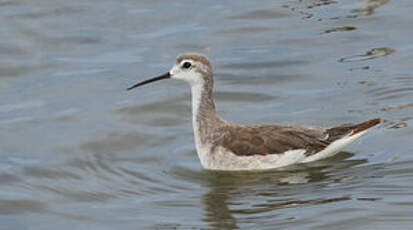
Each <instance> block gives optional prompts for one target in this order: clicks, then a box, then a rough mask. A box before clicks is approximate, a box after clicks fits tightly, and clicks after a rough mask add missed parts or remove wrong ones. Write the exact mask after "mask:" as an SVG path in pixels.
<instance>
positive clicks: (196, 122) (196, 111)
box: [191, 81, 224, 152]
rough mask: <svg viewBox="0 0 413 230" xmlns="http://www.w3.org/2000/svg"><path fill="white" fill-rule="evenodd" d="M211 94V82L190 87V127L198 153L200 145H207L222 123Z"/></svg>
mask: <svg viewBox="0 0 413 230" xmlns="http://www.w3.org/2000/svg"><path fill="white" fill-rule="evenodd" d="M212 93H213V82H212V81H206V82H203V83H202V84H195V85H192V86H191V95H192V125H193V128H194V134H195V142H196V146H197V150H198V152H199V150H200V149H199V148H200V147H201V146H202V145H205V144H207V142H208V137H209V136H210V135H211V134H212V132H213V130H214V129H215V128H217V127H219V126H220V125H221V124H222V123H223V122H224V121H223V120H222V119H221V118H220V117H219V115H218V113H217V111H216V107H215V102H214V99H213V95H212Z"/></svg>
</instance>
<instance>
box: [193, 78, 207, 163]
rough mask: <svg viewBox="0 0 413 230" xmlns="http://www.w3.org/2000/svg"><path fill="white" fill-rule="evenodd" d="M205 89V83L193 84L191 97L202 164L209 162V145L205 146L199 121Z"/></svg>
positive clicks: (194, 128)
mask: <svg viewBox="0 0 413 230" xmlns="http://www.w3.org/2000/svg"><path fill="white" fill-rule="evenodd" d="M203 90H204V85H203V84H191V97H192V127H193V130H194V137H195V147H196V150H197V153H198V157H199V159H200V161H201V164H202V165H204V166H205V165H206V164H207V162H206V160H207V156H206V155H207V153H208V150H207V146H204V145H203V144H202V142H201V133H200V127H199V125H200V124H199V123H198V119H197V116H198V113H199V109H200V106H201V103H202V93H203Z"/></svg>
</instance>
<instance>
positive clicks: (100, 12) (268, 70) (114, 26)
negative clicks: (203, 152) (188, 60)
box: [0, 0, 413, 230]
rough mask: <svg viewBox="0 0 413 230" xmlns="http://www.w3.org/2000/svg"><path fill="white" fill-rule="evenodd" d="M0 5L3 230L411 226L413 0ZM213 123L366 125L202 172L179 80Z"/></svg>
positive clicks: (22, 1) (4, 1)
mask: <svg viewBox="0 0 413 230" xmlns="http://www.w3.org/2000/svg"><path fill="white" fill-rule="evenodd" d="M179 2H180V3H169V2H166V1H149V0H143V1H132V0H129V1H128V0H123V1H108V0H101V1H80V0H76V1H63V0H61V1H51V0H50V1H47V0H41V1H30V0H1V1H0V130H1V132H0V223H1V224H0V229H62V230H63V229H237V228H241V229H388V228H389V227H391V228H392V229H408V228H411V226H412V224H413V144H412V140H413V129H412V127H413V68H412V63H413V40H412V37H413V31H412V22H413V14H412V13H411V12H412V10H413V1H411V0H397V1H395V0H393V1H389V0H360V1H357V0H334V1H332V0H305V1H299V0H284V1H260V3H259V4H258V3H257V1H242V2H241V1H233V2H222V1H208V2H207V3H206V1H204V2H201V1H179ZM187 51H196V52H202V53H205V54H207V55H208V56H209V57H210V58H211V60H212V62H213V64H214V67H215V75H216V87H215V89H216V99H217V105H218V109H219V111H220V113H221V114H222V115H223V117H224V118H226V119H228V120H231V121H235V122H240V123H282V124H291V123H298V124H307V125H312V126H332V125H337V124H341V123H349V122H359V121H363V120H366V119H369V118H373V117H381V118H383V119H384V123H382V124H381V125H380V126H379V127H378V128H376V129H374V130H373V131H372V132H370V133H369V134H368V135H366V136H365V137H363V139H362V140H361V141H359V142H357V143H355V144H354V145H352V146H351V147H349V148H347V149H346V150H347V151H348V152H345V153H341V154H339V155H337V156H336V157H334V158H332V159H327V160H325V161H320V162H315V163H312V164H307V165H302V166H294V167H289V168H287V169H285V170H274V171H267V172H260V173H258V172H255V173H222V172H210V171H206V170H203V169H202V168H201V166H200V163H199V160H198V158H197V155H196V152H195V148H194V140H193V136H192V127H191V114H190V111H191V109H190V94H189V89H188V87H187V86H186V85H185V84H184V83H182V82H174V81H163V82H159V83H157V84H154V85H150V86H147V87H143V88H140V89H137V90H134V91H131V92H127V91H125V88H126V87H128V86H130V85H131V84H134V83H136V82H137V81H138V80H142V79H145V78H148V77H151V76H154V75H156V74H160V73H164V72H165V71H167V70H169V68H170V67H171V65H172V63H173V62H174V58H175V56H176V55H177V54H179V53H182V52H187Z"/></svg>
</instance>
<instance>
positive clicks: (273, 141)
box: [128, 53, 380, 170]
mask: <svg viewBox="0 0 413 230" xmlns="http://www.w3.org/2000/svg"><path fill="white" fill-rule="evenodd" d="M168 78H173V79H179V80H184V81H186V82H188V83H189V85H190V86H191V94H192V124H193V129H194V135H195V145H196V150H197V152H198V156H199V159H200V161H201V164H202V166H203V167H204V168H207V169H216V170H258V169H270V168H277V167H282V166H287V165H290V164H295V163H304V162H310V161H315V160H319V159H323V158H326V157H330V156H332V155H334V154H336V153H338V152H339V151H340V150H341V149H343V148H344V147H346V146H347V145H349V144H351V143H352V142H353V141H355V140H356V139H358V138H359V137H360V136H362V135H363V134H365V133H366V132H367V131H368V130H369V129H370V128H371V127H373V126H375V125H377V124H379V123H380V119H379V118H375V119H371V120H369V121H365V122H363V123H360V124H355V125H341V126H337V127H333V128H329V129H314V128H304V127H294V126H281V125H254V126H247V125H238V124H232V123H230V122H227V121H224V120H223V119H222V118H221V117H220V116H219V115H218V113H217V111H216V107H215V103H214V100H213V97H212V94H213V91H212V89H213V85H214V84H213V74H212V65H211V63H210V62H209V60H208V58H207V57H205V56H204V55H202V54H196V53H186V54H182V55H179V56H178V57H177V59H176V63H175V65H174V66H173V67H172V69H171V70H170V71H169V72H167V73H165V74H163V75H160V76H158V77H155V78H151V79H148V80H145V81H142V82H139V83H137V84H135V85H133V86H131V87H129V88H128V90H131V89H133V88H136V87H138V86H141V85H145V84H148V83H150V82H154V81H158V80H162V79H168Z"/></svg>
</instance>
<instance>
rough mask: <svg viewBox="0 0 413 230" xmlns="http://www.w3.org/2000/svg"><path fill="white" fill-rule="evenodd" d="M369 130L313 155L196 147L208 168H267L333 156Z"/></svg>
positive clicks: (291, 151)
mask: <svg viewBox="0 0 413 230" xmlns="http://www.w3.org/2000/svg"><path fill="white" fill-rule="evenodd" d="M367 131H368V130H365V131H363V132H360V133H357V134H355V135H351V136H350V135H348V136H345V137H343V138H341V139H339V140H337V141H334V142H333V143H331V144H330V145H329V146H327V148H325V149H324V150H323V151H321V152H318V153H316V154H313V155H311V156H306V155H305V153H306V150H304V149H297V150H290V151H287V152H284V153H282V154H269V155H253V156H237V155H235V154H234V153H232V152H231V151H228V150H227V149H225V148H223V147H215V148H214V152H210V149H212V148H211V146H200V145H199V143H197V146H196V147H197V151H198V156H199V158H200V161H201V164H202V166H203V167H204V168H206V169H211V170H265V169H274V168H279V167H284V166H288V165H292V164H298V163H307V162H311V161H316V160H321V159H324V158H327V157H331V156H333V155H335V154H337V153H338V152H340V151H341V150H342V149H343V148H345V147H346V146H348V145H349V144H351V143H353V142H354V141H355V140H357V139H358V138H359V137H361V136H362V135H363V134H365V133H366V132H367Z"/></svg>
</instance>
